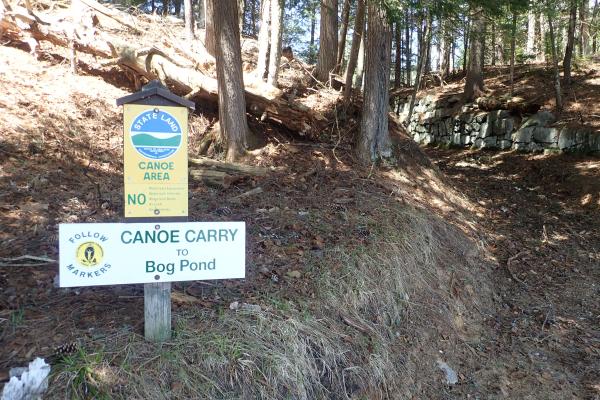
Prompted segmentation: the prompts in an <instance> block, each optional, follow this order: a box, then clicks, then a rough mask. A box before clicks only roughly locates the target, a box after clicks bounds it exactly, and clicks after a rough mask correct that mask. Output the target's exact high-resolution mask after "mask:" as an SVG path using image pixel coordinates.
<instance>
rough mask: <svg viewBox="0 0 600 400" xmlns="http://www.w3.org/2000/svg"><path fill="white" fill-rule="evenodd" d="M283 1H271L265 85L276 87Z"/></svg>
mask: <svg viewBox="0 0 600 400" xmlns="http://www.w3.org/2000/svg"><path fill="white" fill-rule="evenodd" d="M284 6H285V0H271V52H270V54H269V72H268V73H267V83H268V84H270V85H273V86H275V87H277V77H278V75H279V64H280V62H281V34H282V32H283V9H284Z"/></svg>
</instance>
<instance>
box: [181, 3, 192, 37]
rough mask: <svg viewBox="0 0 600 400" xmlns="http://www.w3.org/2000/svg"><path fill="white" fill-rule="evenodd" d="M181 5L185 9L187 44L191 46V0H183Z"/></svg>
mask: <svg viewBox="0 0 600 400" xmlns="http://www.w3.org/2000/svg"><path fill="white" fill-rule="evenodd" d="M183 7H184V9H185V34H186V37H187V40H188V45H189V46H190V47H191V46H192V41H193V40H194V10H193V9H192V0H184V4H183Z"/></svg>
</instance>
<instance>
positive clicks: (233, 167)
mask: <svg viewBox="0 0 600 400" xmlns="http://www.w3.org/2000/svg"><path fill="white" fill-rule="evenodd" d="M189 163H190V165H193V166H196V167H202V168H204V169H213V170H216V171H222V172H226V173H232V174H237V175H247V176H265V175H267V174H268V173H269V169H268V168H263V167H255V166H253V165H244V164H238V163H228V162H223V161H217V160H213V159H211V158H207V157H201V158H190V159H189Z"/></svg>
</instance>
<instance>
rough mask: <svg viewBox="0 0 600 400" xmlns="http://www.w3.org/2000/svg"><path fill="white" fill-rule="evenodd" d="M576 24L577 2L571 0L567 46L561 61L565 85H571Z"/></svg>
mask: <svg viewBox="0 0 600 400" xmlns="http://www.w3.org/2000/svg"><path fill="white" fill-rule="evenodd" d="M576 22H577V0H571V6H570V11H569V28H568V31H567V45H566V47H565V58H564V59H563V69H564V76H565V78H564V79H565V85H567V86H568V85H570V84H571V61H572V59H573V44H574V42H575V24H576Z"/></svg>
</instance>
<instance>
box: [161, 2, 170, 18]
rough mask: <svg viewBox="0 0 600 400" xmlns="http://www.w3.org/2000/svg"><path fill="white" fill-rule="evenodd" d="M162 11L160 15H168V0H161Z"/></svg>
mask: <svg viewBox="0 0 600 400" xmlns="http://www.w3.org/2000/svg"><path fill="white" fill-rule="evenodd" d="M162 3H163V9H162V14H163V15H169V7H170V6H171V5H170V4H169V0H163V2H162Z"/></svg>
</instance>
